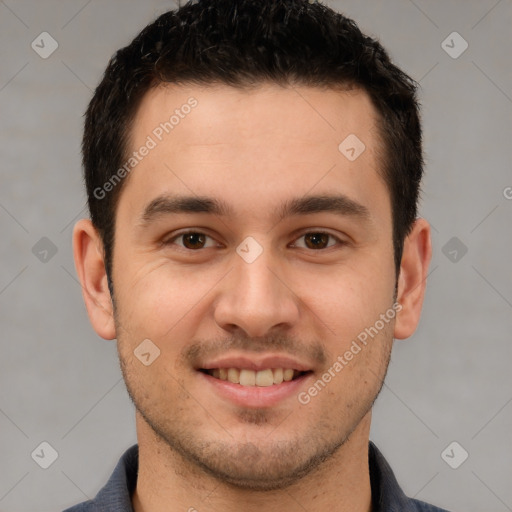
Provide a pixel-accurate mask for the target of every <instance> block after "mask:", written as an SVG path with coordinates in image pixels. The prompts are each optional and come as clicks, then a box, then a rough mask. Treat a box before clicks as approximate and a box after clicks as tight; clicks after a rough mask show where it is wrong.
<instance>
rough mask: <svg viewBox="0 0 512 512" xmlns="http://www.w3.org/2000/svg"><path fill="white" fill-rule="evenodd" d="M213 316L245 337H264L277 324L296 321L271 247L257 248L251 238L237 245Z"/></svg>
mask: <svg viewBox="0 0 512 512" xmlns="http://www.w3.org/2000/svg"><path fill="white" fill-rule="evenodd" d="M251 244H252V245H251ZM258 245H259V244H258ZM276 274H277V275H276ZM215 317H216V322H217V323H218V324H219V325H220V326H221V327H222V328H224V329H226V330H232V329H234V328H235V326H236V327H238V328H241V329H243V330H244V331H246V334H247V335H248V336H264V335H265V334H266V333H268V331H270V330H271V329H273V328H274V327H276V326H278V325H280V326H281V327H282V326H283V325H285V324H286V325H287V326H288V327H289V326H291V325H292V324H293V323H294V322H295V321H296V320H297V318H298V304H297V301H296V298H295V297H294V295H293V293H292V292H291V291H290V289H289V288H288V287H287V286H285V285H284V284H283V277H282V276H279V264H278V262H277V261H276V258H275V257H274V255H273V254H272V251H271V249H269V248H263V246H261V245H259V248H258V247H257V246H256V245H255V244H254V242H253V241H251V240H249V241H248V242H247V244H244V242H242V244H240V246H239V247H238V248H237V254H236V255H235V257H234V268H233V271H232V272H230V274H229V277H228V281H227V282H226V283H225V284H224V287H223V288H222V291H221V294H220V297H219V300H218V301H217V306H216V310H215Z"/></svg>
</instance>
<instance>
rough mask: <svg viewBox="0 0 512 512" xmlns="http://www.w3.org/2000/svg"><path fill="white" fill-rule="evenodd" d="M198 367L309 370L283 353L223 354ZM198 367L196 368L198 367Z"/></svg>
mask: <svg viewBox="0 0 512 512" xmlns="http://www.w3.org/2000/svg"><path fill="white" fill-rule="evenodd" d="M199 368H200V369H203V370H212V369H215V368H240V369H244V370H254V371H259V370H266V369H267V368H285V369H286V368H291V369H293V370H298V371H301V372H307V371H310V370H311V369H312V368H311V366H310V365H307V364H304V363H302V362H300V361H297V360H296V359H294V358H292V357H289V356H284V355H273V356H271V355H267V356H259V357H258V356H256V355H254V356H251V357H248V356H224V357H219V358H217V359H214V360H212V361H207V362H205V363H204V364H202V365H201V366H200V367H199ZM199 368H198V369H199Z"/></svg>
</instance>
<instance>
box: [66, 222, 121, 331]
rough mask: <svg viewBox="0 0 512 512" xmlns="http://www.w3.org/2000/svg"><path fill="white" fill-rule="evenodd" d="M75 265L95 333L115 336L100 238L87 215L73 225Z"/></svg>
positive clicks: (111, 305)
mask: <svg viewBox="0 0 512 512" xmlns="http://www.w3.org/2000/svg"><path fill="white" fill-rule="evenodd" d="M73 254H74V259H75V267H76V271H77V273H78V278H79V280H80V284H81V285H82V295H83V298H84V302H85V307H86V309H87V314H88V315H89V320H90V321H91V324H92V326H93V328H94V330H95V331H96V332H97V334H98V335H99V336H101V337H102V338H104V339H106V340H111V339H114V338H115V337H116V333H115V324H114V314H113V304H112V299H111V296H110V291H109V289H108V282H107V274H106V271H105V261H104V255H103V244H102V241H101V238H100V236H99V234H98V232H97V230H96V228H95V227H94V226H93V224H92V222H91V221H90V220H89V219H81V220H79V221H78V222H77V223H76V225H75V227H74V229H73Z"/></svg>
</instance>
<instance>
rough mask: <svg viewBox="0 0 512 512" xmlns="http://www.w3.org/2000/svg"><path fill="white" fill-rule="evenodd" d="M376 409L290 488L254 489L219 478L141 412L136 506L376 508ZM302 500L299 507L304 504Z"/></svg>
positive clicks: (149, 510) (152, 511)
mask: <svg viewBox="0 0 512 512" xmlns="http://www.w3.org/2000/svg"><path fill="white" fill-rule="evenodd" d="M370 421H371V412H369V413H368V414H367V415H366V416H365V418H363V420H362V421H361V423H360V424H359V425H358V427H357V428H356V430H354V432H352V434H351V436H350V437H349V439H348V440H347V441H346V442H345V443H344V444H343V445H342V446H341V447H340V448H339V449H338V451H337V452H336V453H335V454H334V455H333V456H332V457H330V459H329V460H327V461H325V462H324V463H322V464H321V465H320V466H319V467H318V468H317V469H316V470H314V471H312V472H311V473H310V474H308V475H306V476H305V477H304V478H302V479H301V481H300V482H298V483H296V484H293V485H290V486H289V487H287V488H286V489H279V490H273V491H264V492H262V491H252V490H246V489H240V488H236V487H233V486H231V485H229V484H226V483H224V482H222V481H219V480H217V479H215V478H214V477H212V476H211V475H209V474H207V473H206V472H205V471H204V470H203V469H202V468H199V467H197V466H196V465H195V464H193V463H191V462H190V461H187V460H184V459H183V457H182V456H181V455H180V454H178V453H176V452H175V451H174V450H173V449H171V448H170V447H169V446H168V445H167V444H166V443H165V442H164V441H163V440H162V439H161V438H159V437H158V436H156V434H155V433H154V432H153V430H152V429H151V428H150V427H149V426H148V425H147V423H146V422H145V421H144V420H143V419H142V418H141V417H140V415H139V414H137V437H138V442H139V473H138V479H137V487H136V490H135V492H134V495H133V497H132V502H133V507H134V510H135V512H164V511H165V512H175V511H184V510H186V511H189V512H194V511H197V512H209V511H218V510H223V511H226V512H234V511H237V512H238V511H239V510H240V504H241V503H243V505H244V506H243V509H244V511H246V512H262V510H267V509H268V510H280V511H282V512H288V511H290V512H291V511H296V510H297V508H301V509H304V510H308V511H309V512H320V511H325V510H333V511H337V512H345V511H346V512H348V511H350V512H370V511H371V510H372V506H371V487H370V472H369V466H368V440H369V433H370ZM298 505H299V507H298Z"/></svg>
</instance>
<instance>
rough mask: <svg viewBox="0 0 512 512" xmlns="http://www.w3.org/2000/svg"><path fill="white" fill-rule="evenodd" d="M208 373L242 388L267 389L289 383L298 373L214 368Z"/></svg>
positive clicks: (277, 370)
mask: <svg viewBox="0 0 512 512" xmlns="http://www.w3.org/2000/svg"><path fill="white" fill-rule="evenodd" d="M208 373H209V374H210V375H211V376H212V377H215V378H217V379H220V380H227V381H229V382H232V383H233V384H240V385H242V386H259V387H268V386H272V385H274V384H281V383H282V382H283V381H285V382H289V381H291V380H293V378H294V377H297V376H298V375H299V374H300V372H299V371H298V370H293V369H292V368H267V369H265V370H260V371H255V370H248V369H246V368H243V369H241V370H240V369H238V368H215V369H211V370H209V371H208Z"/></svg>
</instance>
